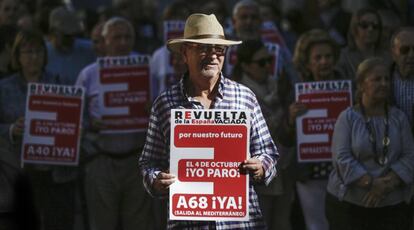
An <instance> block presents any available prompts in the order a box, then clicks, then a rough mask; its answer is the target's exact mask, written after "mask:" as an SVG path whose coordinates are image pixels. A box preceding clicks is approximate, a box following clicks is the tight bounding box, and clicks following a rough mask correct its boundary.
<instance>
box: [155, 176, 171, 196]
mask: <svg viewBox="0 0 414 230" xmlns="http://www.w3.org/2000/svg"><path fill="white" fill-rule="evenodd" d="M174 182H175V176H174V175H173V174H170V173H169V172H168V171H166V172H160V173H159V174H158V176H157V177H156V178H155V179H154V182H153V184H152V186H153V188H154V190H155V191H156V192H157V193H159V194H165V193H168V189H169V188H170V185H171V184H172V183H174Z"/></svg>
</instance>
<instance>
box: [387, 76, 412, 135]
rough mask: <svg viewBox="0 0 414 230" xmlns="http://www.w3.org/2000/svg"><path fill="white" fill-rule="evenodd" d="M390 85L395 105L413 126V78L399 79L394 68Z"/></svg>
mask: <svg viewBox="0 0 414 230" xmlns="http://www.w3.org/2000/svg"><path fill="white" fill-rule="evenodd" d="M392 86H393V89H392V91H393V93H394V95H392V96H393V97H394V100H395V104H396V106H397V107H398V108H399V109H401V110H402V111H403V112H404V113H405V114H406V115H407V117H408V120H409V122H410V123H411V127H414V80H413V79H401V75H400V73H399V72H398V71H397V70H396V71H394V72H393V76H392Z"/></svg>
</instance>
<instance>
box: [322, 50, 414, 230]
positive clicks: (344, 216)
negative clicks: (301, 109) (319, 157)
mask: <svg viewBox="0 0 414 230" xmlns="http://www.w3.org/2000/svg"><path fill="white" fill-rule="evenodd" d="M356 82H357V83H356V84H357V92H356V99H357V102H356V105H355V106H353V107H349V108H348V109H346V110H344V111H343V112H342V113H341V114H340V115H339V117H338V120H337V121H336V124H335V128H334V133H333V137H332V161H333V166H334V169H333V170H332V172H331V174H330V177H329V182H328V186H327V191H328V192H327V195H326V215H327V218H328V220H329V225H330V229H331V230H351V229H352V230H364V229H381V230H394V229H399V230H408V229H412V221H413V219H412V216H413V210H412V205H411V199H412V195H413V190H412V185H413V174H414V141H413V136H412V134H411V130H410V125H409V123H408V120H407V117H406V115H405V114H404V113H403V112H402V111H401V110H399V109H397V108H396V107H394V106H391V105H390V103H389V100H388V99H389V94H390V76H389V69H388V65H387V63H386V62H385V61H384V60H383V59H381V58H370V59H367V60H365V61H363V62H362V63H361V64H360V65H359V66H358V71H357V77H356Z"/></svg>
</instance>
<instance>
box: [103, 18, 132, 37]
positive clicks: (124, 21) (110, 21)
mask: <svg viewBox="0 0 414 230" xmlns="http://www.w3.org/2000/svg"><path fill="white" fill-rule="evenodd" d="M115 24H124V25H127V26H128V27H129V29H130V30H131V32H132V34H134V27H133V26H132V23H131V22H130V21H128V20H127V19H125V18H123V17H112V18H110V19H108V20H107V21H106V22H105V24H104V25H103V28H102V36H103V37H106V35H108V32H109V28H110V27H111V26H113V25H115Z"/></svg>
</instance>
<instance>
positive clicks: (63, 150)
mask: <svg viewBox="0 0 414 230" xmlns="http://www.w3.org/2000/svg"><path fill="white" fill-rule="evenodd" d="M83 95H84V90H83V88H82V87H73V86H62V85H48V84H36V83H30V84H29V86H28V97H27V102H26V115H25V127H26V128H25V130H24V135H23V145H22V156H21V157H22V162H23V163H35V164H54V165H78V160H79V142H80V125H81V120H82V110H83Z"/></svg>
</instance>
